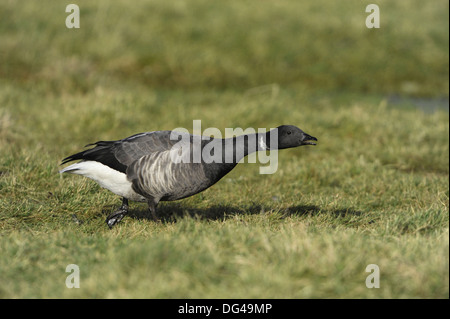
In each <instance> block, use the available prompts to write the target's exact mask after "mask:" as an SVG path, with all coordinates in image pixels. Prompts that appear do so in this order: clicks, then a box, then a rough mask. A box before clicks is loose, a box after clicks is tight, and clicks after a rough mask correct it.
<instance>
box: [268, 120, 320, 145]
mask: <svg viewBox="0 0 450 319" xmlns="http://www.w3.org/2000/svg"><path fill="white" fill-rule="evenodd" d="M275 130H277V133H278V146H277V148H278V149H285V148H292V147H297V146H302V145H316V142H317V138H315V137H314V136H311V135H309V134H307V133H305V132H303V131H302V130H301V129H299V128H298V127H296V126H294V125H281V126H279V127H277V128H276V129H275ZM269 133H270V132H269ZM275 136H276V135H275Z"/></svg>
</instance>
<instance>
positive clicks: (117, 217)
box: [106, 198, 128, 229]
mask: <svg viewBox="0 0 450 319" xmlns="http://www.w3.org/2000/svg"><path fill="white" fill-rule="evenodd" d="M126 214H128V199H126V198H124V199H123V201H122V206H121V207H120V208H119V210H117V211H115V212H113V213H111V214H109V215H108V217H106V224H107V225H108V227H109V229H111V228H112V227H113V226H114V225H116V224H117V223H119V222H120V221H121V220H122V218H124V217H125V215H126Z"/></svg>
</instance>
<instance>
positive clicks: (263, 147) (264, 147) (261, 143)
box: [259, 136, 269, 151]
mask: <svg viewBox="0 0 450 319" xmlns="http://www.w3.org/2000/svg"><path fill="white" fill-rule="evenodd" d="M259 147H260V148H261V149H262V150H263V151H265V150H268V149H269V148H268V147H267V145H266V143H264V138H263V137H262V136H261V138H260V139H259Z"/></svg>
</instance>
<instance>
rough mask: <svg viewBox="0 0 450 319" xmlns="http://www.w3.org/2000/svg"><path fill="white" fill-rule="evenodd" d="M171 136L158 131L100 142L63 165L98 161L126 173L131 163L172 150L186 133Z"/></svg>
mask: <svg viewBox="0 0 450 319" xmlns="http://www.w3.org/2000/svg"><path fill="white" fill-rule="evenodd" d="M171 134H172V131H156V132H146V133H140V134H136V135H132V136H130V137H127V138H124V139H122V140H118V141H98V142H95V143H93V144H88V145H86V146H94V147H93V148H91V149H88V150H85V151H81V152H79V153H76V154H73V155H71V156H68V157H66V158H65V159H63V161H62V163H61V164H66V163H68V162H71V161H74V160H85V161H97V162H100V163H102V164H104V165H107V166H109V167H111V168H113V169H115V170H117V171H120V172H122V173H126V170H127V167H128V166H130V165H131V163H133V162H135V161H136V160H138V159H139V158H141V157H143V156H145V155H150V154H152V153H155V152H163V151H168V150H170V149H171V148H172V146H173V145H175V144H176V143H177V142H178V141H179V140H180V139H181V136H182V135H183V134H186V133H179V132H176V134H173V136H171Z"/></svg>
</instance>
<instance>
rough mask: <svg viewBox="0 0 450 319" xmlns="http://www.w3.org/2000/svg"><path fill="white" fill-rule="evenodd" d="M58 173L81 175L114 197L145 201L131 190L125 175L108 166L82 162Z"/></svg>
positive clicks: (94, 162) (93, 162)
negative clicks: (114, 195)
mask: <svg viewBox="0 0 450 319" xmlns="http://www.w3.org/2000/svg"><path fill="white" fill-rule="evenodd" d="M59 173H61V174H62V173H71V174H77V175H82V176H85V177H88V178H90V179H92V180H94V181H96V182H97V183H98V184H99V185H100V186H101V187H103V188H106V189H108V190H110V191H111V192H113V193H114V194H116V195H119V196H122V197H125V198H128V199H130V200H134V201H139V202H142V201H146V199H145V198H144V197H143V196H141V195H139V194H137V193H136V192H135V191H134V190H133V189H132V188H131V185H132V184H131V182H130V181H129V180H128V179H127V175H126V174H125V173H122V172H119V171H116V170H115V169H112V168H111V167H109V166H106V165H103V164H102V163H99V162H96V161H82V162H79V163H75V164H72V165H70V166H67V167H66V168H64V169H62V170H60V171H59Z"/></svg>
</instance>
